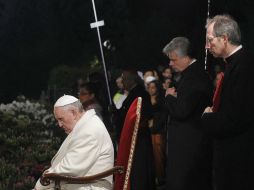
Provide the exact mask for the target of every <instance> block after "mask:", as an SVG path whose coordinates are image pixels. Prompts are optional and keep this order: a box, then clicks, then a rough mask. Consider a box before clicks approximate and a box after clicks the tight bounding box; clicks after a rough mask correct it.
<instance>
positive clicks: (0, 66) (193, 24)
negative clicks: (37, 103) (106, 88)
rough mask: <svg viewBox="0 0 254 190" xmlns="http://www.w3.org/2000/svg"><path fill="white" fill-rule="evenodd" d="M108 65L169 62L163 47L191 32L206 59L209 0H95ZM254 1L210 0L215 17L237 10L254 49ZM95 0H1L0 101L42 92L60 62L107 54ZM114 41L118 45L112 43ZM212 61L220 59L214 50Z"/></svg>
mask: <svg viewBox="0 0 254 190" xmlns="http://www.w3.org/2000/svg"><path fill="white" fill-rule="evenodd" d="M95 3H96V8H97V14H98V19H99V20H104V21H105V23H106V25H105V26H104V27H101V28H100V30H101V37H102V41H105V40H110V42H111V48H110V49H107V48H105V57H106V63H107V67H108V69H109V70H114V69H116V68H120V67H123V66H127V65H128V66H131V65H133V66H135V67H137V69H140V70H145V69H147V68H153V67H154V68H155V67H157V66H158V64H166V63H167V62H168V60H167V59H166V57H165V56H163V54H162V53H161V52H162V48H163V47H164V46H165V45H166V44H167V43H168V42H169V41H170V40H171V39H172V38H173V37H176V36H186V37H188V38H190V40H191V41H192V42H193V43H194V47H195V49H196V50H197V52H199V53H198V54H197V57H198V58H200V59H204V52H205V50H204V45H205V27H204V26H205V22H206V18H207V1H206V0H156V1H154V0H95ZM253 4H254V1H252V0H211V6H210V16H214V15H215V14H218V13H228V14H231V15H232V16H233V17H234V18H235V19H236V20H237V21H238V22H239V24H240V27H241V29H242V34H243V45H244V46H245V47H248V48H249V49H250V50H251V51H253V50H254V37H253V36H254V35H253V34H254V5H253ZM91 22H94V15H93V9H92V2H91V1H90V0H86V1H84V0H72V1H70V0H43V1H35V0H24V1H20V0H0V102H9V101H12V100H13V99H14V98H15V97H16V96H17V95H19V94H24V95H25V96H27V97H28V98H39V96H40V93H41V91H42V90H46V89H47V88H48V81H49V75H50V71H51V70H52V69H53V68H54V67H56V66H58V65H67V66H71V67H78V68H79V67H80V68H81V67H82V65H85V64H88V63H89V62H90V61H91V60H92V59H94V56H97V57H99V58H100V51H99V45H98V38H97V33H96V30H91V29H90V23H91ZM112 47H113V48H112ZM208 58H209V59H208V68H210V67H211V63H212V62H213V60H212V59H213V58H211V56H209V57H208Z"/></svg>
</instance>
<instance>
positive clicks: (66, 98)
mask: <svg viewBox="0 0 254 190" xmlns="http://www.w3.org/2000/svg"><path fill="white" fill-rule="evenodd" d="M77 101H78V99H77V98H76V97H74V96H71V95H63V96H62V97H60V98H59V99H58V100H57V101H56V103H55V105H54V107H61V106H66V105H68V104H72V103H74V102H77Z"/></svg>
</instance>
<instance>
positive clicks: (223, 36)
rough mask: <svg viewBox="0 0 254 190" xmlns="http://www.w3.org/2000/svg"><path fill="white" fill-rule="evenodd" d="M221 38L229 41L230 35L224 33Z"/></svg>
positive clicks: (226, 41)
mask: <svg viewBox="0 0 254 190" xmlns="http://www.w3.org/2000/svg"><path fill="white" fill-rule="evenodd" d="M221 38H222V40H223V42H224V43H228V35H226V34H223V35H222V36H221Z"/></svg>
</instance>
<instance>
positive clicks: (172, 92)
mask: <svg viewBox="0 0 254 190" xmlns="http://www.w3.org/2000/svg"><path fill="white" fill-rule="evenodd" d="M167 95H171V96H174V97H177V92H176V89H175V87H172V88H168V89H167V90H166V93H165V96H167Z"/></svg>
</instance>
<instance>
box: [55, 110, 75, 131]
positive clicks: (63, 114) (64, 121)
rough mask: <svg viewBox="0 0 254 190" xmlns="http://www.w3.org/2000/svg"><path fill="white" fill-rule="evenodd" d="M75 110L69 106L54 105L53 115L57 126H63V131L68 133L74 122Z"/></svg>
mask: <svg viewBox="0 0 254 190" xmlns="http://www.w3.org/2000/svg"><path fill="white" fill-rule="evenodd" d="M76 113H77V112H76V110H74V109H72V108H71V107H69V108H66V107H55V108H54V115H55V118H56V120H57V122H58V125H59V127H61V128H63V129H64V131H65V133H67V134H69V133H70V132H71V131H72V130H73V128H74V126H75V124H76Z"/></svg>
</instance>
